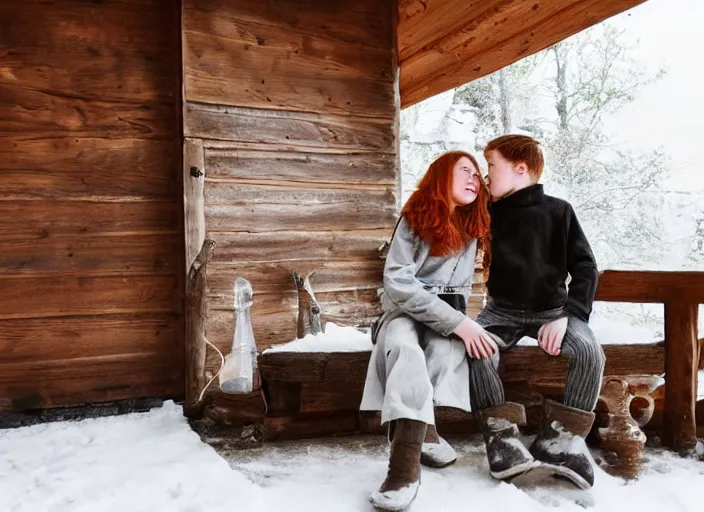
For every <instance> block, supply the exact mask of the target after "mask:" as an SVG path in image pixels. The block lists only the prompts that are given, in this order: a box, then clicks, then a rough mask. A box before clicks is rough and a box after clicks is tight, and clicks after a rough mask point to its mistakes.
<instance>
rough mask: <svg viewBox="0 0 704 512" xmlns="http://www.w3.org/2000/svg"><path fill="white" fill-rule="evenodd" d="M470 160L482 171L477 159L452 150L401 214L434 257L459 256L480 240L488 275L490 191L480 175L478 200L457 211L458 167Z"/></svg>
mask: <svg viewBox="0 0 704 512" xmlns="http://www.w3.org/2000/svg"><path fill="white" fill-rule="evenodd" d="M463 156H464V157H467V158H469V160H470V161H471V162H472V164H474V166H475V167H476V169H477V171H479V164H478V163H477V160H476V159H475V158H474V157H473V156H472V155H470V154H469V153H465V152H464V151H450V152H448V153H445V154H443V155H440V156H439V157H438V158H436V159H435V161H433V163H431V164H430V166H429V167H428V170H427V171H426V173H425V176H423V179H422V180H421V182H420V184H419V185H418V189H417V190H416V191H415V192H414V193H413V194H412V195H411V197H410V199H409V200H408V202H407V203H406V205H405V206H404V207H403V211H402V212H401V215H405V217H406V222H408V225H409V227H410V228H411V230H412V231H413V233H414V234H415V235H416V236H419V237H420V238H421V239H423V241H425V242H426V243H427V244H428V245H429V246H430V254H431V255H432V256H448V255H451V254H454V253H457V252H459V251H461V250H463V249H464V248H465V246H466V245H467V244H468V243H469V242H470V241H472V240H473V239H477V249H478V250H480V251H482V252H483V254H484V257H483V267H484V272H485V273H486V272H488V270H489V263H490V261H491V247H490V240H491V236H490V231H489V230H490V224H489V209H488V204H489V190H488V189H487V186H486V183H485V182H484V179H483V178H482V177H481V172H479V181H480V183H481V186H480V187H479V191H478V193H477V198H476V199H475V200H474V201H473V202H472V203H470V204H468V205H466V206H457V207H455V208H453V204H452V199H451V194H452V176H453V170H454V167H455V164H456V163H457V161H458V160H459V159H460V158H462V157H463Z"/></svg>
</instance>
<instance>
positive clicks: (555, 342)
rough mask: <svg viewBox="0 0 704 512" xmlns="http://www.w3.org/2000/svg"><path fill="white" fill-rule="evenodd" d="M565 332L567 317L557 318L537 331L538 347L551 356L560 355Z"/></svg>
mask: <svg viewBox="0 0 704 512" xmlns="http://www.w3.org/2000/svg"><path fill="white" fill-rule="evenodd" d="M565 332H567V317H566V316H565V317H562V318H558V319H557V320H553V321H552V322H550V323H547V324H545V325H543V326H542V327H541V328H540V329H539V330H538V345H540V348H542V349H543V350H544V351H545V352H547V353H548V354H550V355H551V356H557V355H559V354H560V348H561V347H562V340H563V339H564V338H565Z"/></svg>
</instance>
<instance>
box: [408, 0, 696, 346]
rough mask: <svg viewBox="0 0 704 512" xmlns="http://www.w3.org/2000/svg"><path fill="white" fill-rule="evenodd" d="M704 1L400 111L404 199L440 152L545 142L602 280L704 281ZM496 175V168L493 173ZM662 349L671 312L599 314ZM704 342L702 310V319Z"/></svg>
mask: <svg viewBox="0 0 704 512" xmlns="http://www.w3.org/2000/svg"><path fill="white" fill-rule="evenodd" d="M703 22H704V2H701V1H699V0H649V1H648V2H645V3H644V4H641V5H639V6H637V7H635V8H633V9H630V10H629V11H627V12H625V13H622V14H619V15H617V16H615V17H613V18H611V19H609V20H607V21H606V22H604V23H600V24H598V25H596V26H594V27H592V28H589V29H587V30H586V31H584V32H582V33H579V34H576V35H575V36H572V37H570V38H567V39H566V40H564V41H562V42H561V43H559V44H558V45H555V46H553V47H551V48H548V49H546V50H544V51H542V52H539V53H538V54H536V55H533V56H531V57H528V58H526V59H523V60H522V61H519V62H517V63H515V64H513V65H511V66H508V67H506V68H504V69H502V70H499V71H497V72H496V73H493V74H491V75H489V76H486V77H484V78H480V79H479V80H475V81H473V82H470V83H468V84H465V85H463V86H460V87H457V88H455V89H452V90H449V91H447V92H444V93H441V94H438V95H436V96H433V97H431V98H428V99H427V100H425V101H422V102H420V103H418V104H416V105H413V106H411V107H409V108H407V109H404V110H403V111H402V112H401V166H402V177H401V188H402V190H401V202H402V203H404V202H405V201H406V200H407V199H408V197H409V195H410V193H411V192H412V191H413V190H414V187H415V185H416V183H417V181H418V179H419V178H420V177H421V176H422V174H423V173H424V172H425V170H426V169H427V166H428V164H429V163H430V162H431V161H432V160H433V159H434V158H435V157H436V156H437V155H439V154H441V153H443V152H445V151H448V150H452V149H462V150H466V151H469V152H471V153H473V154H474V155H475V156H476V157H477V158H478V160H479V162H480V164H481V165H484V157H483V153H482V150H483V148H484V146H485V145H486V143H487V142H488V141H489V140H491V139H492V138H494V137H496V136H499V135H502V134H504V133H525V134H528V135H531V136H533V137H536V138H537V139H538V140H540V141H541V142H542V143H543V146H544V150H545V153H546V169H545V173H544V174H543V178H542V180H541V181H542V182H543V183H544V185H545V189H546V192H547V193H549V194H552V195H555V196H558V197H561V198H564V199H567V200H569V201H570V202H571V204H572V205H573V206H574V208H575V211H576V212H577V215H578V217H579V220H580V223H581V224H582V227H583V229H584V231H585V233H586V234H587V236H588V238H589V240H590V243H591V245H592V248H593V250H594V253H595V256H596V260H597V264H598V266H599V269H600V270H608V269H618V270H695V271H704V168H703V167H702V157H704V153H703V152H702V149H701V148H702V144H701V134H702V133H704V100H702V97H701V88H700V86H699V84H700V83H701V80H702V71H701V67H699V66H692V65H691V64H690V59H691V58H692V53H691V45H690V43H689V41H691V40H694V39H695V38H696V37H698V35H697V34H698V33H699V27H700V26H701V24H702V23H703ZM484 171H486V168H485V169H484ZM595 311H596V312H597V313H599V314H600V315H601V316H603V317H605V318H608V319H611V320H614V321H618V322H625V323H628V324H629V325H632V326H638V327H644V328H646V329H648V330H649V331H651V332H653V333H655V335H656V336H657V337H659V338H660V339H662V336H663V314H664V313H663V312H664V310H663V306H662V305H659V304H653V305H631V304H607V303H599V302H597V303H596V304H595ZM699 331H700V334H699V336H700V337H704V307H700V314H699Z"/></svg>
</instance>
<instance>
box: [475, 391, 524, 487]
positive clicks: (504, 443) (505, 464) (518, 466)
mask: <svg viewBox="0 0 704 512" xmlns="http://www.w3.org/2000/svg"><path fill="white" fill-rule="evenodd" d="M476 415H477V419H478V420H479V426H480V428H481V431H482V434H483V436H484V442H485V443H486V457H487V459H488V461H489V472H490V473H491V476H493V477H494V478H496V479H498V480H505V479H508V478H513V477H515V476H518V475H520V474H522V473H525V472H526V471H529V470H530V469H532V468H533V467H535V465H536V462H535V460H534V459H533V456H532V455H531V454H530V452H529V451H528V448H526V447H525V446H524V445H523V443H522V442H521V440H520V439H519V438H518V425H525V423H526V413H525V409H523V406H522V405H521V404H517V403H513V402H506V403H503V404H501V405H497V406H494V407H490V408H488V409H484V410H481V411H477V412H476Z"/></svg>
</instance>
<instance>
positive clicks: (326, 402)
mask: <svg viewBox="0 0 704 512" xmlns="http://www.w3.org/2000/svg"><path fill="white" fill-rule="evenodd" d="M333 382H334V381H333ZM363 390H364V381H363V380H362V381H360V382H354V383H349V382H341V383H340V385H339V386H335V385H332V386H324V387H323V386H320V384H318V383H315V382H312V383H303V384H302V385H301V412H302V413H307V412H323V411H354V410H355V409H359V404H360V403H361V399H362V391H363Z"/></svg>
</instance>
